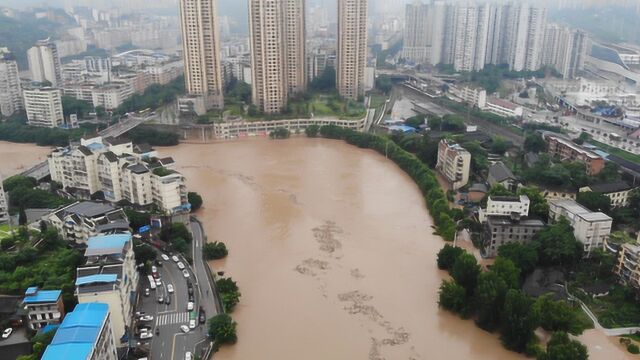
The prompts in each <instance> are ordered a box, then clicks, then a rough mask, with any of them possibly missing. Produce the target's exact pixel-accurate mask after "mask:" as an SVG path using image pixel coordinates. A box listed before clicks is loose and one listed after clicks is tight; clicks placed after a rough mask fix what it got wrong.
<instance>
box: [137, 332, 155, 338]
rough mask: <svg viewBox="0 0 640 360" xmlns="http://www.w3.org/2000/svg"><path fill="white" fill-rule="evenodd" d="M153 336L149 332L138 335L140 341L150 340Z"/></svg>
mask: <svg viewBox="0 0 640 360" xmlns="http://www.w3.org/2000/svg"><path fill="white" fill-rule="evenodd" d="M152 337H153V334H152V333H150V332H143V333H141V334H140V339H151V338H152Z"/></svg>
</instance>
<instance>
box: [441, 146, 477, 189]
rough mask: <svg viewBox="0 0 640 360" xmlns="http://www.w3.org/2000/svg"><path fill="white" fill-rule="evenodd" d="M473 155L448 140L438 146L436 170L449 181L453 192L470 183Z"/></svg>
mask: <svg viewBox="0 0 640 360" xmlns="http://www.w3.org/2000/svg"><path fill="white" fill-rule="evenodd" d="M470 166H471V154H470V153H469V152H468V151H467V150H466V149H465V148H463V147H462V146H460V145H458V144H456V143H450V142H449V141H448V140H447V139H442V140H440V143H439V144H438V162H437V164H436V169H437V170H438V171H439V172H440V173H441V174H442V175H443V176H444V177H445V178H446V179H447V181H449V183H450V184H451V189H452V190H457V189H459V188H461V187H463V186H465V185H466V184H467V183H468V182H469V169H470Z"/></svg>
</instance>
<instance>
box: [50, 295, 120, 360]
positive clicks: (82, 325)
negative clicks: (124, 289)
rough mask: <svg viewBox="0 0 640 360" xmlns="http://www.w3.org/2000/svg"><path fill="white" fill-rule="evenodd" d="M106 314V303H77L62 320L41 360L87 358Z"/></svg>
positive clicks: (78, 359)
mask: <svg viewBox="0 0 640 360" xmlns="http://www.w3.org/2000/svg"><path fill="white" fill-rule="evenodd" d="M108 314H109V306H108V305H107V304H103V303H83V304H78V305H77V306H76V308H75V309H74V310H73V311H72V312H70V313H68V314H67V316H65V318H64V320H62V324H60V327H59V328H58V331H57V332H56V335H55V336H54V337H53V340H52V341H51V345H49V346H47V349H46V350H45V352H44V355H43V356H42V360H87V359H88V358H89V356H90V355H91V353H92V350H93V348H94V345H95V343H96V341H97V339H98V336H99V334H100V330H101V329H102V325H103V323H104V322H105V319H106V317H107V315H108Z"/></svg>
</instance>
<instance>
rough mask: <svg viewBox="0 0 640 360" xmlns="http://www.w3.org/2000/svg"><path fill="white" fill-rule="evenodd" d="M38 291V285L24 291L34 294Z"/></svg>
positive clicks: (27, 293) (26, 293)
mask: <svg viewBox="0 0 640 360" xmlns="http://www.w3.org/2000/svg"><path fill="white" fill-rule="evenodd" d="M37 291H38V287H37V286H32V287H28V288H27V291H25V292H24V294H25V295H33V294H35V293H36V292H37Z"/></svg>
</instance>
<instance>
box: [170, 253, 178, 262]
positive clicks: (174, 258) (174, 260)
mask: <svg viewBox="0 0 640 360" xmlns="http://www.w3.org/2000/svg"><path fill="white" fill-rule="evenodd" d="M171 260H173V262H176V263H177V262H179V261H180V259H178V257H177V256H175V255H173V256H172V257H171Z"/></svg>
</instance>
